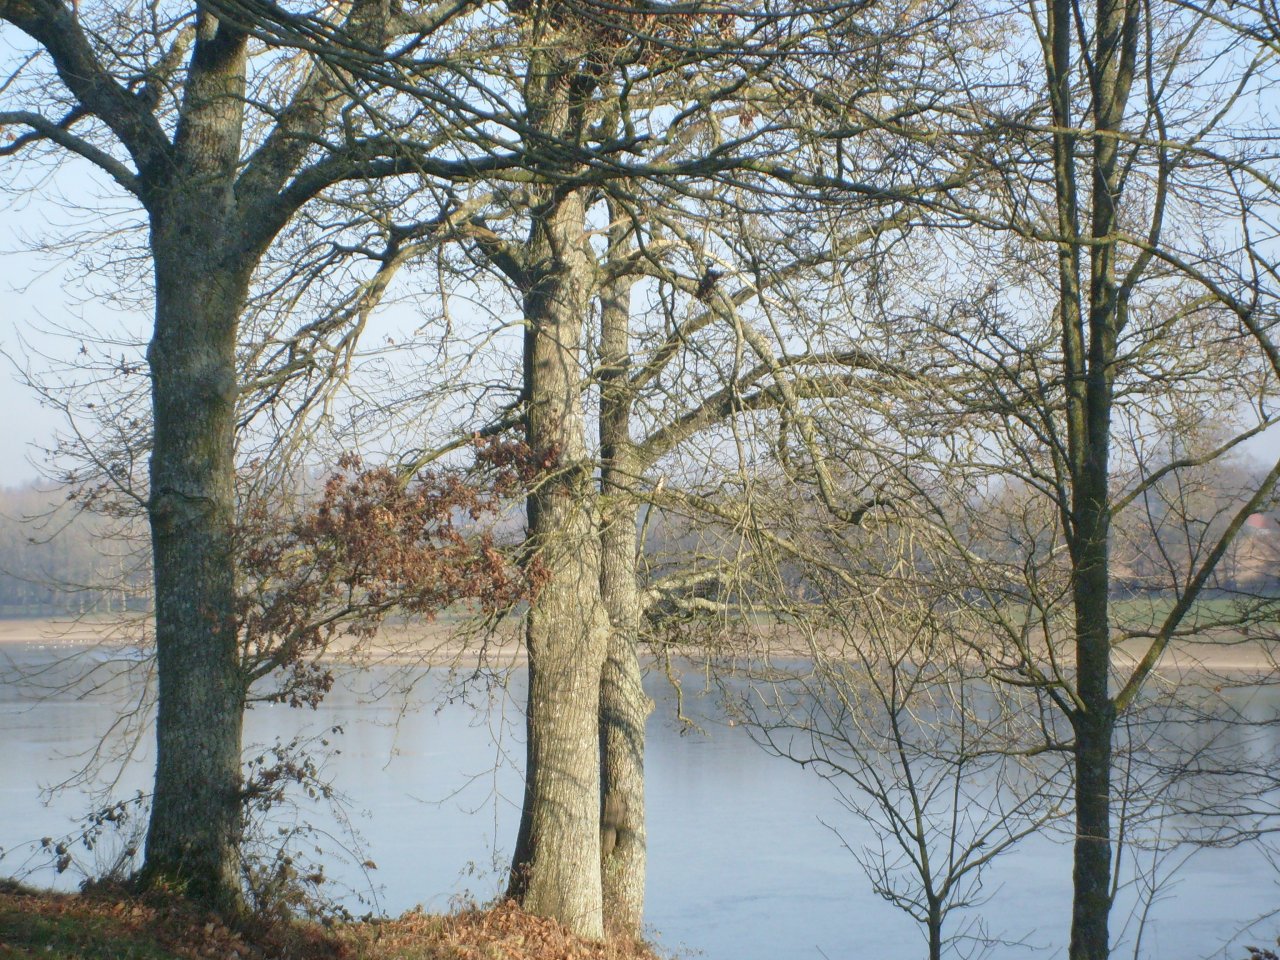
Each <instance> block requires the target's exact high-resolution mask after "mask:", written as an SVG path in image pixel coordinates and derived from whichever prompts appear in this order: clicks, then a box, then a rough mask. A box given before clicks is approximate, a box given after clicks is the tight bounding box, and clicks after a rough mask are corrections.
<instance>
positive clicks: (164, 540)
mask: <svg viewBox="0 0 1280 960" xmlns="http://www.w3.org/2000/svg"><path fill="white" fill-rule="evenodd" d="M172 243H173V238H167V239H165V240H162V241H161V242H160V244H159V246H160V248H161V249H158V251H157V253H158V255H157V257H156V265H157V304H156V328H155V336H154V338H153V340H152V342H151V348H150V351H149V354H148V356H149V359H150V364H151V377H152V409H153V415H154V418H155V436H154V445H153V448H152V454H151V498H150V503H149V516H150V522H151V541H152V554H153V558H154V562H155V586H156V651H157V657H158V671H157V673H158V678H159V704H158V714H157V718H156V747H157V750H156V779H155V794H154V797H153V799H152V805H151V820H150V824H149V827H148V831H147V845H146V863H145V867H144V877H145V879H147V880H148V881H149V882H153V883H159V884H164V885H168V886H174V887H176V888H177V889H180V890H181V891H183V892H184V893H186V894H187V895H188V896H191V897H193V898H194V899H197V900H200V901H202V902H205V903H209V904H211V905H213V906H216V907H218V908H219V909H222V910H229V911H234V910H237V909H239V905H240V854H239V844H240V833H241V803H240V786H241V778H240V747H241V733H242V727H243V713H244V696H245V688H244V678H243V676H242V674H241V670H240V656H239V645H238V641H237V629H236V616H235V558H234V543H233V536H234V522H235V491H234V476H235V461H234V430H235V398H236V390H235V330H236V321H237V320H238V318H239V313H240V309H241V306H242V304H243V283H242V280H241V278H240V277H236V276H227V275H226V274H227V271H225V270H223V269H220V268H219V267H218V266H216V265H209V264H196V263H190V262H188V263H175V262H174V261H181V260H183V259H185V258H186V256H187V254H186V253H183V254H181V255H178V256H175V255H174V254H173V248H172V247H171V246H170V247H167V248H166V247H165V244H172ZM162 251H163V252H162ZM193 259H196V258H194V257H193ZM201 266H204V267H206V269H204V270H201V269H200V267H201Z"/></svg>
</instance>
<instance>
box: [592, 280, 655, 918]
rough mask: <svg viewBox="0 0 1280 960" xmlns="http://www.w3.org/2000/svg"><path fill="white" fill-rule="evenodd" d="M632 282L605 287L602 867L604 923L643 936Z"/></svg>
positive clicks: (644, 705)
mask: <svg viewBox="0 0 1280 960" xmlns="http://www.w3.org/2000/svg"><path fill="white" fill-rule="evenodd" d="M630 291H631V284H630V281H629V280H624V281H617V282H615V283H612V284H609V285H607V286H606V287H605V289H604V290H603V291H602V293H601V367H602V372H601V375H600V380H601V385H600V452H601V466H600V491H601V529H600V544H601V571H600V588H601V591H602V594H603V597H604V605H605V609H606V610H607V612H608V615H609V650H608V656H607V658H606V659H605V663H604V672H603V674H602V676H601V681H600V777H601V792H602V797H601V815H602V828H601V847H600V870H601V876H602V881H603V884H604V918H605V925H606V926H607V927H608V928H609V929H610V931H611V932H617V933H622V934H627V935H631V936H636V935H638V934H639V933H640V926H641V922H642V920H643V914H644V883H645V807H644V746H645V729H644V726H645V721H646V719H648V716H649V712H650V711H651V710H652V709H653V704H652V701H650V700H649V698H648V696H647V695H646V694H645V692H644V687H643V686H642V684H641V677H640V663H639V661H638V659H637V658H636V644H637V641H638V638H639V632H640V598H639V595H638V588H637V584H636V556H637V550H636V546H637V544H636V539H637V538H636V503H635V498H634V497H633V496H632V494H631V487H632V485H633V484H634V483H635V481H636V479H637V476H636V475H637V474H638V472H639V470H638V467H637V465H636V463H635V459H636V458H635V456H634V452H633V450H632V445H631V428H630V422H631V402H632V396H631V391H630V389H629V387H628V383H627V378H628V358H629V357H630V342H629V340H630V314H631V297H630Z"/></svg>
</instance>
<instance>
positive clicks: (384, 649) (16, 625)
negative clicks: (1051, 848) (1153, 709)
mask: <svg viewBox="0 0 1280 960" xmlns="http://www.w3.org/2000/svg"><path fill="white" fill-rule="evenodd" d="M150 630H151V620H150V617H148V616H145V615H135V616H132V617H129V618H128V619H125V618H124V617H123V616H115V617H100V616H95V617H82V618H79V619H75V618H52V617H44V618H41V617H31V618H21V617H15V618H0V648H3V647H7V646H16V645H30V646H36V647H40V648H42V649H66V650H68V651H70V650H75V649H90V648H92V647H103V648H117V649H118V648H121V647H128V646H133V645H136V644H137V643H138V641H139V637H145V636H148V635H149V634H150ZM760 646H761V644H760V641H759V638H757V639H756V641H755V642H754V643H753V644H752V647H753V652H759V650H760ZM783 646H785V643H784V644H783ZM728 652H729V651H726V653H728ZM704 653H705V651H701V650H699V649H697V648H691V649H690V650H688V651H686V652H685V653H684V654H683V655H685V656H692V657H695V658H699V657H700V656H701V655H702V654H704ZM743 653H745V651H742V652H740V653H739V654H738V656H739V657H741V656H742V654H743ZM1140 654H1141V649H1140V648H1137V647H1134V646H1130V648H1129V649H1124V648H1120V649H1117V651H1116V663H1117V666H1118V667H1119V666H1122V665H1127V664H1128V663H1133V662H1136V659H1137V657H1138V655H1140ZM775 655H777V656H783V657H794V658H797V659H807V658H808V655H809V654H808V650H807V649H805V648H804V647H803V646H801V647H800V648H798V649H793V650H781V651H775ZM328 656H330V657H331V658H332V659H335V660H346V661H349V662H350V661H354V662H355V663H357V664H362V665H374V664H378V663H392V664H406V663H415V662H417V663H423V664H429V665H431V666H474V665H476V664H477V663H480V662H484V663H485V664H486V665H490V666H501V667H506V666H518V665H520V664H523V663H524V662H525V659H526V657H525V649H524V644H523V643H522V642H521V638H520V636H519V630H518V627H517V624H516V623H515V622H514V621H513V622H511V623H509V624H505V625H502V626H500V627H499V628H498V629H497V630H495V631H493V632H492V633H491V634H489V635H488V636H487V637H486V638H485V639H484V641H483V644H481V642H480V640H479V638H477V637H476V636H474V635H467V634H466V633H465V632H463V631H461V630H460V628H459V624H457V623H451V622H443V621H437V622H433V623H410V624H398V623H397V624H389V625H386V626H384V627H383V628H382V629H381V630H379V631H378V633H377V635H376V636H375V637H374V638H373V639H371V640H366V641H360V644H359V646H358V647H357V645H356V642H355V641H354V640H352V639H351V638H346V637H344V638H339V639H338V640H337V641H336V642H335V643H334V644H333V645H332V646H331V647H330V650H329V653H328ZM1278 660H1280V643H1275V644H1271V645H1265V644H1264V643H1262V642H1261V641H1257V642H1245V641H1238V640H1237V641H1231V642H1223V643H1191V642H1186V641H1181V642H1178V643H1177V644H1175V645H1171V646H1170V648H1169V649H1168V650H1167V651H1166V652H1165V654H1164V656H1163V657H1162V659H1161V661H1160V665H1159V669H1160V670H1161V671H1169V672H1176V671H1181V670H1210V671H1222V672H1224V673H1231V672H1250V673H1264V672H1277V671H1280V667H1278V666H1277V661H1278Z"/></svg>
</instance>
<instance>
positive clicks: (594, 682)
mask: <svg viewBox="0 0 1280 960" xmlns="http://www.w3.org/2000/svg"><path fill="white" fill-rule="evenodd" d="M548 194H549V197H548V200H547V203H546V204H545V205H544V206H543V207H542V208H541V209H540V210H539V211H538V213H537V214H536V215H535V217H534V223H533V225H532V229H531V233H530V239H529V244H528V263H529V266H530V271H529V273H530V278H531V283H530V286H529V289H528V291H527V293H526V294H525V298H524V314H525V320H526V323H527V324H528V328H527V331H526V337H525V383H526V388H527V404H528V409H527V416H528V425H527V439H528V443H529V446H530V447H531V448H532V449H533V450H534V451H536V452H537V453H538V454H539V455H545V456H547V457H548V458H549V459H551V460H552V461H553V464H554V465H553V466H552V467H551V469H550V470H549V471H548V473H547V475H546V476H545V477H543V478H542V479H541V481H540V482H539V484H538V486H537V487H536V489H535V490H534V491H533V492H532V493H531V494H530V496H529V499H528V513H529V517H528V520H529V537H528V556H529V560H528V562H529V563H531V564H535V565H536V566H537V567H538V568H539V576H540V577H541V587H540V588H539V590H538V593H537V595H536V597H535V598H534V600H533V601H532V603H531V605H530V609H529V616H528V628H527V643H528V650H529V705H528V712H527V717H528V746H527V751H528V754H527V760H526V769H525V802H524V810H523V813H522V816H521V823H520V833H519V836H518V838H517V843H516V851H515V857H514V860H513V864H512V881H511V892H512V894H513V895H515V896H517V897H518V898H519V899H520V901H521V903H522V905H523V906H524V908H525V909H526V910H528V911H530V912H532V913H536V914H539V915H541V916H548V917H554V918H555V919H557V920H559V921H560V922H562V923H564V924H565V925H566V926H568V927H569V928H570V929H571V930H573V931H574V932H575V933H578V934H580V935H582V936H586V937H592V938H597V939H598V938H601V937H603V935H604V925H603V919H602V908H601V897H602V894H601V881H600V745H599V739H598V710H599V704H600V671H601V667H602V665H603V662H604V658H605V650H606V644H607V633H608V621H607V617H606V616H605V612H604V609H603V607H602V605H601V599H600V540H599V523H598V517H597V515H596V507H597V504H596V491H595V481H594V477H593V473H594V470H593V463H592V461H591V459H590V458H589V456H588V452H587V449H586V438H585V418H584V416H583V411H582V380H583V377H584V366H583V364H584V360H583V357H582V340H583V326H584V322H585V319H586V317H587V311H588V305H589V303H590V297H591V290H592V280H593V275H594V263H593V260H592V257H591V253H590V250H589V248H588V247H587V241H586V234H585V228H586V208H585V199H584V196H583V192H582V191H580V190H568V191H563V192H562V191H556V192H555V193H552V191H550V190H549V191H548Z"/></svg>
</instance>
